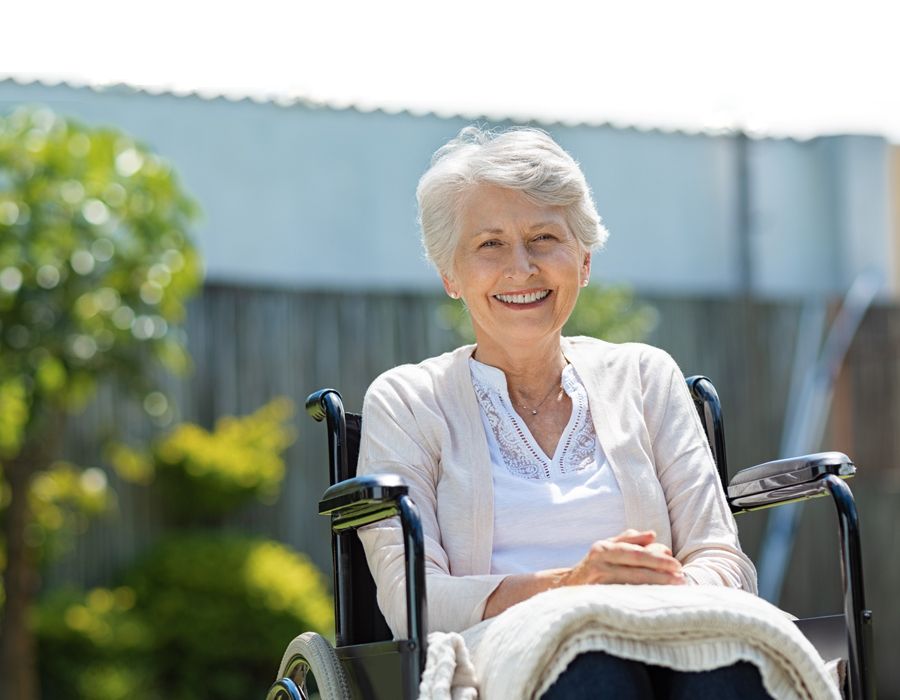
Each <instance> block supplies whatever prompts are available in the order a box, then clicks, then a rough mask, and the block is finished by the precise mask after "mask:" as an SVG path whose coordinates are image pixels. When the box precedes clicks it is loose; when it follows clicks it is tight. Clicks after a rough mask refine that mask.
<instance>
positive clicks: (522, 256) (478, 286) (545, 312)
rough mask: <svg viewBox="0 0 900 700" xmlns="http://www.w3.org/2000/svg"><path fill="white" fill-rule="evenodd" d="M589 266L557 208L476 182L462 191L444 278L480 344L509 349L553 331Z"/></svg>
mask: <svg viewBox="0 0 900 700" xmlns="http://www.w3.org/2000/svg"><path fill="white" fill-rule="evenodd" d="M590 267H591V256H590V253H588V252H585V251H584V250H583V249H582V247H581V245H580V244H579V243H578V240H577V239H576V238H575V236H574V234H573V233H572V231H571V230H570V229H569V226H568V224H567V223H566V220H565V216H564V215H563V210H562V209H561V208H560V207H555V206H548V205H543V204H536V203H535V202H533V201H531V200H529V199H528V198H527V197H526V196H525V195H524V194H522V193H521V192H519V191H517V190H510V189H506V188H503V187H497V186H496V185H478V186H476V187H474V188H473V189H472V190H470V191H469V192H468V193H467V194H466V195H465V196H464V198H463V201H462V207H461V214H460V234H459V241H458V242H457V246H456V252H455V254H454V259H453V269H452V272H451V273H450V275H445V276H443V280H444V287H445V289H446V290H447V293H448V294H451V295H453V294H454V293H455V294H458V295H459V296H461V297H462V298H463V300H464V301H465V302H466V306H468V308H469V312H470V314H471V317H472V324H473V326H474V328H475V336H476V339H477V341H478V345H479V349H482V348H483V347H484V348H485V349H487V348H486V347H485V346H488V347H489V346H496V347H498V348H499V349H501V350H506V351H509V350H510V349H511V348H513V347H515V346H516V345H518V344H521V343H528V344H531V343H536V342H540V341H541V340H544V339H552V338H554V337H556V336H558V334H559V332H560V330H561V329H562V327H563V324H565V322H566V320H567V319H568V318H569V314H571V313H572V309H573V308H574V306H575V301H576V300H577V298H578V290H579V288H580V287H581V286H582V283H583V282H584V281H585V280H587V279H588V276H589V275H590Z"/></svg>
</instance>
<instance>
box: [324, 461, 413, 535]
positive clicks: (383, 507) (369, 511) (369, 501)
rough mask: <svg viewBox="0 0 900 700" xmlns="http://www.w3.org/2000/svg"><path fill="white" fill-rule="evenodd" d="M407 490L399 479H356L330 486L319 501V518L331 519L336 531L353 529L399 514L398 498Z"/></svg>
mask: <svg viewBox="0 0 900 700" xmlns="http://www.w3.org/2000/svg"><path fill="white" fill-rule="evenodd" d="M408 493H409V487H408V486H407V485H406V483H405V482H404V481H403V479H401V478H400V477H399V476H395V475H393V474H376V475H371V476H357V477H355V478H353V479H347V480H345V481H341V482H338V483H337V484H335V485H334V486H331V487H329V488H328V489H327V490H326V491H325V493H324V494H322V500H321V501H319V515H330V516H332V520H331V528H332V530H334V531H335V532H338V533H339V532H343V531H344V530H349V529H355V528H358V527H362V526H363V525H368V524H369V523H374V522H378V521H379V520H384V519H386V518H391V517H393V516H395V515H398V514H399V512H400V497H401V496H406V495H407V494H408Z"/></svg>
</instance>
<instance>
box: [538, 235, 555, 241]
mask: <svg viewBox="0 0 900 700" xmlns="http://www.w3.org/2000/svg"><path fill="white" fill-rule="evenodd" d="M534 240H536V241H553V240H556V236H554V235H553V234H552V233H540V234H538V235H537V236H535V237H534Z"/></svg>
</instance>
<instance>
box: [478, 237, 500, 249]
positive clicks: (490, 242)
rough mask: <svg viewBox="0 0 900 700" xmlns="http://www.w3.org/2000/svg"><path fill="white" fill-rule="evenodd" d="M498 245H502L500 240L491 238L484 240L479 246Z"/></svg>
mask: <svg viewBox="0 0 900 700" xmlns="http://www.w3.org/2000/svg"><path fill="white" fill-rule="evenodd" d="M498 245H500V241H497V240H493V239H491V240H487V241H484V242H483V243H481V245H479V246H478V247H479V248H496V247H497V246H498Z"/></svg>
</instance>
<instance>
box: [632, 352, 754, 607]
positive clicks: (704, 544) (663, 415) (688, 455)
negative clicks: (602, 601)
mask: <svg viewBox="0 0 900 700" xmlns="http://www.w3.org/2000/svg"><path fill="white" fill-rule="evenodd" d="M645 348H646V349H645V351H644V353H643V356H642V362H641V364H642V366H641V375H642V383H643V386H642V390H643V394H644V395H643V405H644V415H645V420H646V424H647V429H648V431H649V433H650V438H651V444H652V449H653V457H654V461H655V463H656V473H657V477H658V478H659V482H660V484H661V486H662V489H663V492H664V494H665V499H666V503H667V506H668V510H669V520H670V522H671V525H672V551H673V553H674V555H675V557H676V558H677V559H678V560H679V561H680V562H681V563H682V564H683V566H684V573H685V577H686V578H687V579H688V581H689V582H690V583H693V584H708V585H718V586H728V587H731V588H741V589H743V590H746V591H749V592H751V593H756V569H755V568H754V566H753V562H752V561H750V559H749V558H748V557H747V556H746V555H745V554H744V553H743V552H742V551H741V547H740V544H739V543H738V535H737V527H736V526H735V522H734V516H733V515H732V513H731V509H730V508H729V507H728V502H727V501H726V499H725V492H724V491H723V489H722V484H721V481H720V480H719V475H718V472H717V471H716V467H715V462H714V461H713V457H712V453H711V451H710V449H709V444H708V443H707V441H706V435H705V433H704V431H703V426H702V424H701V423H700V417H699V416H698V415H697V411H696V409H695V408H694V404H693V401H692V400H691V397H690V394H689V393H688V389H687V385H686V383H685V381H684V376H683V375H682V373H681V370H680V369H679V368H678V365H677V364H676V363H675V361H674V360H673V359H672V358H671V357H669V355H668V354H666V353H665V352H664V351H662V350H659V349H657V348H651V347H649V346H645Z"/></svg>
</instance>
